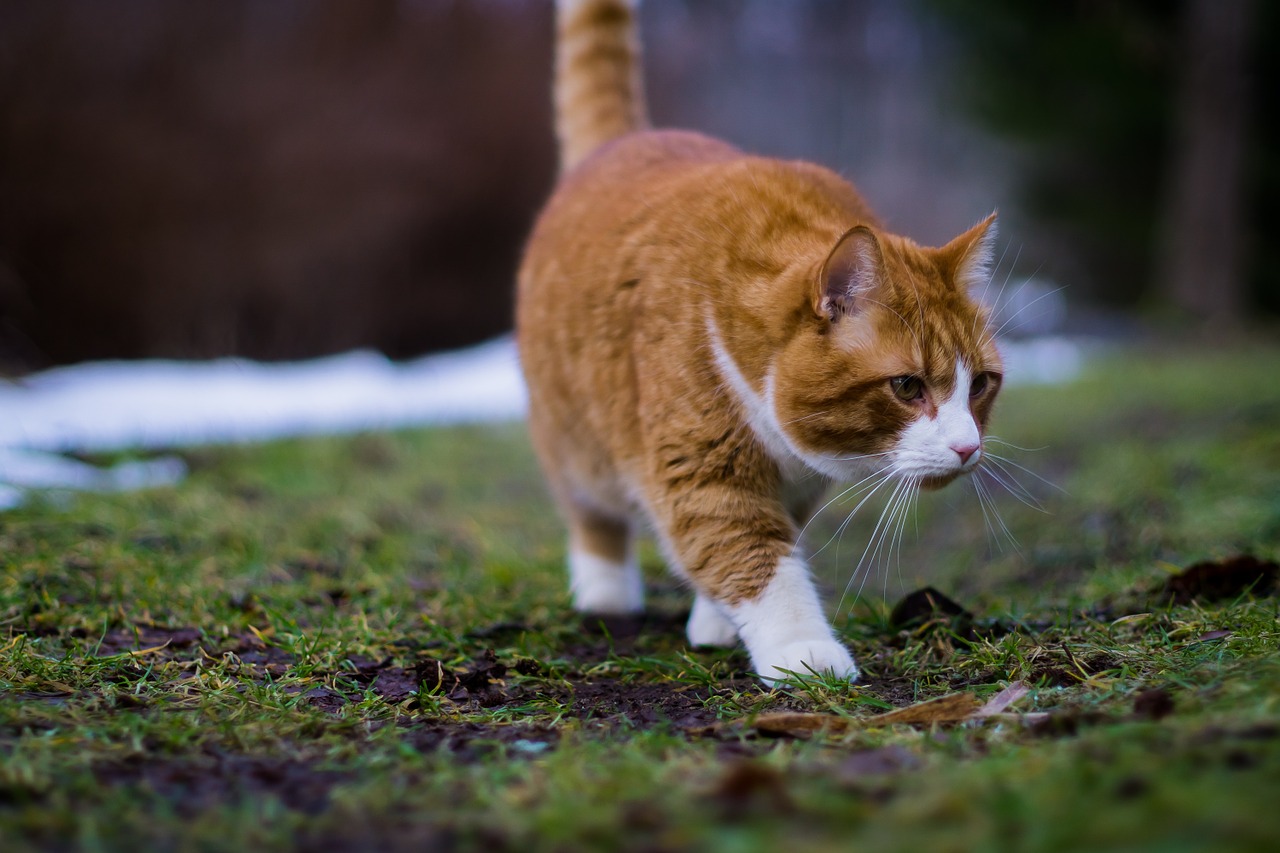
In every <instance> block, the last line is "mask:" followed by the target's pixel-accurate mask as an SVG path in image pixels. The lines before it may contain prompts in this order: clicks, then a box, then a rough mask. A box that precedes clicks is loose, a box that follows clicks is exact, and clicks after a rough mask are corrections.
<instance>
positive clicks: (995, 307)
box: [973, 246, 1025, 346]
mask: <svg viewBox="0 0 1280 853" xmlns="http://www.w3.org/2000/svg"><path fill="white" fill-rule="evenodd" d="M1006 251H1007V250H1006ZM1021 257H1022V247H1021V246H1019V247H1018V251H1017V253H1016V254H1015V255H1014V256H1013V263H1011V264H1009V269H1008V271H1007V272H1006V273H1005V274H1004V281H1002V282H1000V291H999V292H998V293H997V294H996V298H995V300H994V301H992V302H990V303H987V304H989V305H990V306H991V313H992V314H995V313H997V312H998V311H999V310H1000V305H1001V302H1002V300H1003V299H1004V291H1005V288H1007V287H1008V286H1009V280H1010V279H1011V278H1013V271H1014V270H1015V269H1017V267H1018V259H1019V258H1021ZM998 269H999V267H998V266H997V267H994V268H992V270H991V277H990V278H989V279H988V283H990V282H991V281H992V280H994V279H995V276H996V270H998ZM1024 286H1025V285H1024ZM983 302H984V303H985V302H986V292H985V289H984V292H983ZM973 331H974V332H975V333H976V332H977V323H976V322H975V324H974V329H973ZM984 331H985V332H986V333H987V334H986V335H985V336H984V338H983V340H982V344H983V345H984V346H985V345H986V344H987V343H990V342H991V341H993V340H995V338H996V335H995V334H994V333H992V332H991V328H990V326H988V327H987V328H986V329H985V330H984Z"/></svg>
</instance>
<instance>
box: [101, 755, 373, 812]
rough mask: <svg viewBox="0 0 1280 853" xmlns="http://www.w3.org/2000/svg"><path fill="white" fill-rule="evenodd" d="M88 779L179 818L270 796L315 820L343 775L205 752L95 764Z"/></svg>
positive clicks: (298, 763) (294, 762)
mask: <svg viewBox="0 0 1280 853" xmlns="http://www.w3.org/2000/svg"><path fill="white" fill-rule="evenodd" d="M93 773H94V776H96V777H97V780H98V782H99V783H101V784H104V785H124V786H131V787H138V788H142V789H145V790H148V791H149V792H151V793H153V794H155V795H157V796H160V797H162V798H164V799H165V800H167V801H168V802H169V803H170V804H171V805H172V806H173V808H174V810H175V811H176V812H177V813H178V814H181V815H196V814H199V813H200V812H202V811H205V810H207V809H209V808H210V807H212V806H215V805H220V804H223V803H226V802H239V801H243V800H248V799H253V798H257V797H261V796H263V795H270V796H273V797H275V798H276V799H278V800H279V801H280V802H281V804H283V805H284V806H285V807H286V808H288V809H292V810H294V811H300V812H303V813H305V814H320V813H321V812H323V811H325V810H326V809H327V808H328V807H329V793H330V791H331V790H332V789H333V787H334V786H335V785H337V784H339V783H341V782H342V781H344V780H345V779H347V778H349V775H348V774H344V773H340V772H336V771H333V770H325V769H322V768H320V767H318V766H316V765H315V764H314V763H313V762H309V761H302V760H298V759H291V758H273V757H261V756H247V755H229V754H222V753H218V752H212V751H210V752H208V753H207V754H206V755H203V756H198V757H183V758H167V757H161V756H156V757H151V756H147V757H140V756H134V757H131V758H127V759H125V760H123V761H118V762H110V763H100V764H98V765H97V766H95V767H94V768H93Z"/></svg>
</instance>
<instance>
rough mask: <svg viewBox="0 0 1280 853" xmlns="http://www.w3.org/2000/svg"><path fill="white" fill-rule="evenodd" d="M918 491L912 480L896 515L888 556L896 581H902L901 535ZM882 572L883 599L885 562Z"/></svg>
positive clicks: (886, 592)
mask: <svg viewBox="0 0 1280 853" xmlns="http://www.w3.org/2000/svg"><path fill="white" fill-rule="evenodd" d="M919 493H920V485H919V483H916V482H912V483H911V484H910V486H909V487H908V488H907V491H906V492H905V494H904V496H903V500H902V506H901V509H900V513H899V515H898V530H897V532H896V533H895V534H894V540H893V544H892V545H891V546H890V547H889V554H888V556H889V558H890V559H892V560H893V564H894V568H895V569H896V570H897V575H898V582H899V583H902V536H903V533H904V532H905V531H906V527H907V516H909V515H910V514H911V508H912V507H913V506H915V502H916V497H917V495H919ZM885 569H886V570H885V573H884V585H883V589H882V590H881V595H883V596H884V599H885V601H888V599H889V572H888V565H887V562H886V565H885Z"/></svg>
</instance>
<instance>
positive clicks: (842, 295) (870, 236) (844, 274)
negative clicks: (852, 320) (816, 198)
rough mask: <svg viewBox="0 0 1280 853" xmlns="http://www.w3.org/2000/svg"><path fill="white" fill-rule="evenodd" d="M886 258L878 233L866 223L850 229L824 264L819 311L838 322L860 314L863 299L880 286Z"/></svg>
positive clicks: (821, 276) (818, 304)
mask: <svg viewBox="0 0 1280 853" xmlns="http://www.w3.org/2000/svg"><path fill="white" fill-rule="evenodd" d="M883 270H884V257H883V255H882V254H881V253H880V241H879V240H878V239H876V235H875V232H874V231H872V230H871V229H870V228H868V227H866V226H865V225H859V226H857V227H856V228H851V229H849V230H848V231H846V232H845V233H844V236H843V237H841V238H840V240H839V242H837V243H836V245H835V248H834V249H832V250H831V254H829V255H828V256H827V260H826V262H825V263H823V265H822V273H821V275H820V276H819V279H818V280H819V283H820V285H821V289H820V293H819V295H818V302H817V305H816V306H815V307H816V308H817V310H818V313H819V314H821V315H823V316H824V317H827V318H828V319H830V320H832V321H835V320H838V319H839V318H840V317H845V316H849V315H851V314H857V313H858V312H859V311H861V310H862V307H863V306H862V302H863V300H865V299H866V298H867V297H868V296H869V295H870V294H871V293H872V291H874V290H875V289H876V287H877V286H878V285H879V283H880V280H881V277H882V275H883Z"/></svg>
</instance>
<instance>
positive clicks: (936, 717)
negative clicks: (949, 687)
mask: <svg viewBox="0 0 1280 853" xmlns="http://www.w3.org/2000/svg"><path fill="white" fill-rule="evenodd" d="M981 707H982V705H981V703H980V702H979V701H978V697H977V696H974V695H973V694H972V693H952V694H950V695H947V696H939V697H938V698H937V699H930V700H929V701H928V702H919V703H917V704H915V705H909V706H907V707H906V708H899V709H898V710H896V711H889V712H888V713H887V714H881V715H880V716H878V717H872V718H871V719H869V720H867V724H868V725H873V726H890V725H897V724H901V723H907V724H910V725H929V724H931V723H959V722H962V721H964V720H968V719H971V718H972V717H973V716H974V715H975V714H976V713H977V712H978V710H979V709H980V708H981Z"/></svg>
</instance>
